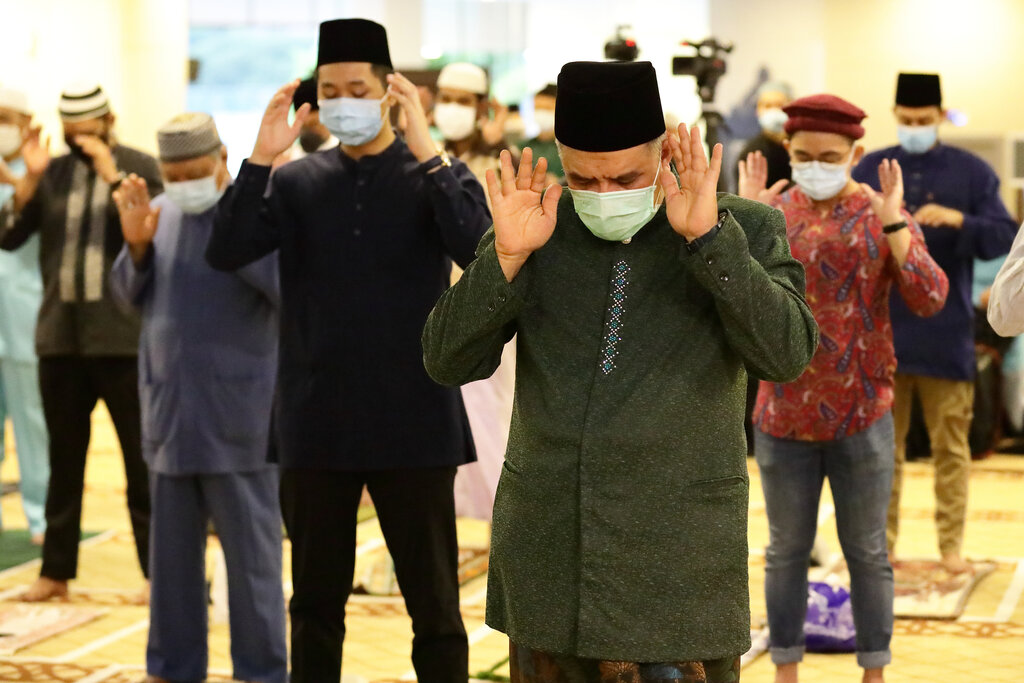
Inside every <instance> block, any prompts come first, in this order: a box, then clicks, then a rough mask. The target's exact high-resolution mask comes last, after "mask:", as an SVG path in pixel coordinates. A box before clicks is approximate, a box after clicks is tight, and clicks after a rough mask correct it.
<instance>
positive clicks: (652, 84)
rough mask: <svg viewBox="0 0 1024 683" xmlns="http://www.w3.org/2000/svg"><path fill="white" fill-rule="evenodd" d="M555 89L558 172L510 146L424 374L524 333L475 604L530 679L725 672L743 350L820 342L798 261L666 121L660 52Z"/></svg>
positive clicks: (790, 375) (780, 233) (434, 323)
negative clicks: (482, 588) (559, 180)
mask: <svg viewBox="0 0 1024 683" xmlns="http://www.w3.org/2000/svg"><path fill="white" fill-rule="evenodd" d="M558 100H559V101H558V108H557V109H556V112H557V113H556V121H555V133H556V137H557V139H558V141H559V144H560V148H561V155H562V161H563V163H564V167H565V170H566V179H567V180H568V183H569V192H568V193H565V196H562V195H563V192H562V189H561V188H560V187H559V186H558V185H551V186H549V187H548V188H547V190H546V191H545V188H544V185H545V171H546V163H545V162H544V161H543V160H542V161H540V162H539V163H538V164H537V166H536V168H534V167H533V165H532V151H529V150H524V156H523V162H522V164H521V165H520V167H519V168H520V170H519V173H518V176H517V175H515V174H514V172H513V170H512V165H511V159H510V157H509V155H508V154H507V153H506V154H504V155H503V157H504V158H503V160H502V161H503V164H502V174H501V184H500V186H499V183H498V180H497V179H496V178H495V176H494V174H493V173H491V174H490V175H489V178H488V189H489V192H490V195H491V200H492V202H493V204H494V227H493V229H492V231H491V232H489V233H488V234H487V235H485V236H484V239H483V240H482V241H481V243H480V246H479V247H478V248H477V259H476V260H475V261H474V262H473V263H472V264H471V265H470V266H469V267H468V268H467V270H466V272H465V273H464V274H463V277H462V279H461V280H460V281H459V282H458V283H457V284H456V285H454V286H453V287H452V288H451V289H449V290H448V291H447V292H446V293H445V294H444V295H443V296H442V297H441V300H440V301H439V303H438V305H437V306H436V307H435V308H434V311H433V312H432V313H431V315H430V318H429V319H428V321H427V326H426V329H425V331H424V338H423V340H424V344H423V346H424V358H425V361H426V367H427V371H428V372H429V373H430V374H431V376H432V377H433V378H434V379H435V380H437V381H438V382H441V383H445V384H461V383H465V382H469V381H473V380H477V379H480V378H483V377H487V376H488V375H490V374H491V373H492V372H493V371H494V369H495V367H496V366H497V364H498V362H499V359H500V356H501V350H502V347H503V345H504V343H505V342H506V341H507V340H508V339H509V338H511V337H512V335H513V334H518V343H519V364H518V367H517V374H516V395H515V405H514V412H513V418H512V430H511V437H510V439H509V446H508V451H507V455H506V459H505V466H504V471H503V472H502V477H501V482H500V484H499V487H498V493H497V498H496V501H495V509H494V526H493V534H492V540H491V544H492V545H491V563H490V571H489V574H488V593H487V623H488V624H489V625H490V626H492V627H493V628H495V629H498V630H500V631H503V632H505V633H507V634H508V636H509V638H510V640H511V671H512V680H513V681H517V682H520V683H525V682H530V683H532V682H534V681H548V680H555V677H556V676H564V677H565V679H567V680H599V679H600V678H601V675H602V674H611V673H613V672H627V673H632V675H633V678H631V679H630V680H642V681H644V680H651V679H653V678H657V680H659V681H663V680H678V681H683V680H685V681H708V682H709V683H712V682H713V683H725V682H733V681H736V680H738V677H739V656H740V655H741V654H742V653H743V652H745V651H746V650H747V649H749V647H750V609H749V598H748V585H747V498H748V481H747V465H746V457H745V456H746V445H745V443H744V442H745V439H744V435H743V412H744V411H743V406H744V391H745V387H746V379H747V370H748V369H749V370H750V371H751V372H753V373H754V374H755V375H756V376H758V377H761V378H763V379H769V380H771V381H779V382H786V381H791V380H793V379H795V378H796V377H797V376H798V375H799V374H800V373H801V372H802V371H803V369H804V367H805V366H806V365H807V363H808V362H809V361H810V359H811V356H812V354H813V353H814V350H815V348H816V346H817V326H816V325H815V323H814V319H813V318H812V316H811V313H810V309H809V308H808V306H807V304H806V302H805V301H804V298H803V294H804V272H803V268H802V267H801V266H800V264H799V263H798V262H797V261H796V260H794V259H793V258H792V256H791V255H790V253H789V246H788V244H787V242H786V233H785V221H784V219H783V217H782V214H781V213H780V212H778V211H775V210H773V209H770V208H768V207H764V206H758V205H756V204H753V203H751V202H747V201H743V200H740V199H738V198H736V197H733V196H728V195H723V196H717V195H716V193H715V186H716V183H717V181H718V175H719V171H720V169H721V154H722V152H721V147H720V146H716V147H715V150H714V153H713V156H712V161H711V164H710V167H709V165H708V162H707V159H706V157H705V155H704V149H703V145H702V141H701V139H700V136H699V133H698V131H697V129H696V128H693V129H692V130H690V131H687V130H686V129H685V127H683V126H681V127H680V129H679V133H680V138H679V139H676V138H674V137H669V138H668V141H667V142H666V141H665V137H664V136H665V124H664V118H663V115H662V111H661V100H660V96H659V94H658V86H657V79H656V77H655V73H654V68H653V67H652V66H651V64H650V63H649V62H638V63H591V62H575V63H570V64H567V65H565V67H563V69H562V73H561V75H560V76H559V83H558ZM670 162H673V163H674V165H675V169H676V171H677V172H678V173H679V178H678V180H677V178H676V176H675V175H673V172H672V169H671V168H670V166H669V164H670ZM544 192H546V194H543V196H542V193H544ZM654 663H656V664H654ZM558 680H563V679H561V678H558Z"/></svg>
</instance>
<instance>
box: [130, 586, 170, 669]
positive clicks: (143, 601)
mask: <svg viewBox="0 0 1024 683" xmlns="http://www.w3.org/2000/svg"><path fill="white" fill-rule="evenodd" d="M132 604H133V605H141V606H145V605H148V604H149V581H148V580H147V581H146V585H145V586H143V588H142V590H141V591H139V594H138V595H136V596H135V598H134V599H133V600H132ZM154 680H156V681H160V680H163V679H160V678H157V679H154Z"/></svg>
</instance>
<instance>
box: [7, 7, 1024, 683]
mask: <svg viewBox="0 0 1024 683" xmlns="http://www.w3.org/2000/svg"><path fill="white" fill-rule="evenodd" d="M436 86H437V87H436V91H435V90H430V89H427V88H424V87H421V86H417V85H416V84H414V83H413V82H412V81H410V80H409V79H408V78H406V77H405V76H404V75H402V74H401V73H399V72H396V71H394V69H393V68H392V64H391V58H390V52H389V48H388V42H387V34H386V31H385V29H384V27H383V26H381V25H379V24H377V23H374V22H372V21H367V20H363V19H339V20H334V21H328V22H325V23H323V24H322V25H321V27H320V35H319V43H318V52H317V69H316V72H315V74H314V75H313V76H312V77H311V78H308V79H306V80H302V81H300V80H299V79H296V80H295V81H294V82H292V83H289V84H286V85H284V86H283V87H281V88H280V90H278V91H277V92H276V93H275V94H274V96H273V98H272V99H271V100H270V102H269V104H268V106H267V108H266V111H265V113H264V115H263V118H262V122H261V124H260V128H259V131H258V135H257V139H256V142H255V145H254V148H253V149H252V151H251V153H250V154H249V155H248V158H247V159H246V160H245V161H244V162H243V163H242V164H241V168H240V170H239V171H238V174H237V177H235V178H232V177H231V176H230V174H229V171H228V166H227V163H226V161H227V150H226V149H225V147H224V145H223V144H222V142H221V139H220V136H219V134H218V131H217V127H216V125H215V123H214V121H213V119H212V118H211V117H210V116H209V115H207V114H203V113H192V112H190V113H182V114H178V115H176V116H174V117H173V118H171V119H170V120H169V121H168V122H167V123H166V124H164V125H163V126H161V127H160V129H159V130H158V131H156V144H157V149H158V150H159V158H158V159H154V158H152V157H150V156H149V155H147V154H144V153H142V152H140V151H138V150H135V149H132V148H130V147H128V146H126V145H123V144H120V143H119V142H118V141H117V138H116V136H115V133H114V124H115V117H114V113H113V111H112V110H111V107H110V103H109V100H108V98H107V95H106V93H105V92H104V91H103V90H102V89H101V88H100V87H86V88H81V87H73V88H69V89H67V90H66V91H65V92H64V93H63V95H62V97H61V100H60V105H59V111H60V117H61V122H62V126H63V135H64V142H65V143H66V145H67V147H68V148H69V150H70V151H69V152H68V153H67V154H65V155H62V156H57V157H52V158H51V155H50V152H49V148H50V145H49V140H48V139H47V137H46V136H44V135H43V134H42V131H41V130H40V128H39V126H36V125H33V123H32V112H31V111H30V109H29V107H28V105H27V101H26V98H25V96H24V94H22V93H20V92H18V91H15V90H11V89H3V90H0V156H2V157H3V161H4V163H3V164H2V165H0V173H2V175H0V247H2V248H3V250H4V253H3V254H2V258H0V278H2V286H0V299H2V315H0V350H2V356H0V369H2V383H0V388H2V400H0V406H2V410H3V411H4V414H5V415H6V414H8V413H9V414H10V416H11V418H12V420H13V423H14V432H15V436H16V438H17V440H18V457H19V469H20V473H21V491H22V498H23V502H24V509H25V515H26V517H27V518H28V524H29V530H30V532H31V534H32V538H33V539H34V540H35V542H37V543H39V544H41V545H42V555H43V559H42V565H41V568H40V574H39V578H38V580H37V581H36V582H35V583H34V584H33V585H32V586H30V587H29V588H28V590H27V592H26V593H25V594H24V596H23V598H24V599H25V600H27V601H36V602H38V601H44V600H49V599H52V598H62V597H65V596H66V595H67V593H68V583H69V581H71V580H72V579H74V578H75V576H76V571H77V565H78V541H79V537H80V521H81V511H82V493H83V479H84V472H85V462H86V453H87V450H88V447H89V440H90V434H91V431H90V415H91V413H92V411H93V409H94V407H95V406H96V404H97V402H98V401H99V400H100V399H102V400H103V402H104V403H105V404H106V406H107V408H108V409H109V411H110V415H111V418H112V420H113V424H114V427H115V429H116V431H117V436H118V439H119V441H120V444H121V452H122V455H123V458H124V466H125V472H126V475H127V506H128V511H129V514H130V518H131V524H132V529H133V532H134V536H135V542H136V548H137V552H138V560H139V563H140V565H141V567H142V571H143V574H144V575H145V576H146V577H147V578H148V583H147V588H146V590H145V592H144V594H143V595H140V596H139V599H140V601H142V602H146V601H148V604H149V609H150V624H149V640H148V645H147V648H146V667H147V672H148V675H147V678H146V680H147V681H149V682H150V683H159V682H172V683H174V682H191V681H202V680H204V679H205V678H206V674H207V659H208V655H207V613H208V606H207V589H206V575H205V555H206V539H207V533H208V525H209V524H210V523H211V522H212V525H213V527H214V529H215V531H216V534H217V536H218V538H219V541H220V545H221V546H222V548H223V552H224V557H225V563H226V568H227V577H228V578H227V581H228V586H229V615H230V632H231V639H232V646H231V657H232V662H233V666H234V677H235V678H236V679H238V680H241V681H251V682H257V681H258V682H260V683H280V682H283V681H286V680H291V681H296V682H303V683H306V682H312V683H323V682H325V681H337V680H338V678H339V676H340V672H341V663H342V643H343V640H344V636H345V620H344V614H345V604H346V601H347V599H348V597H349V594H350V593H351V590H352V579H353V572H354V563H355V550H356V519H357V510H358V507H359V505H360V503H361V501H362V499H363V495H364V489H365V490H366V491H368V494H369V496H370V498H371V499H372V502H373V504H374V506H375V508H376V513H377V516H378V519H379V522H380V526H381V530H382V532H383V535H384V539H385V541H386V544H387V549H388V551H389V553H390V560H389V562H392V563H393V570H394V574H395V577H396V578H397V581H398V583H399V585H400V587H401V593H402V596H403V598H404V601H405V605H406V607H407V609H408V612H409V615H410V617H411V619H412V628H413V633H414V638H413V641H412V663H413V666H414V668H415V671H416V674H417V676H418V678H419V680H421V681H462V682H465V681H466V680H467V677H468V640H467V636H466V631H465V627H464V625H463V620H462V616H461V614H460V610H459V573H458V543H457V537H456V511H457V509H458V506H463V509H472V510H474V512H473V513H472V514H476V515H478V516H482V517H486V518H488V519H491V520H492V535H491V547H490V553H491V556H490V563H489V572H488V579H487V581H488V584H487V623H488V624H489V625H490V626H491V627H493V628H494V629H497V630H499V631H502V632H504V633H506V634H508V636H509V639H510V643H511V644H510V669H511V678H512V680H513V681H516V682H522V683H526V682H530V683H532V682H537V683H539V682H541V681H612V680H631V681H654V680H657V681H680V682H682V681H689V682H699V681H703V682H706V683H727V682H734V681H738V680H739V675H740V672H739V662H740V656H741V655H742V654H743V653H744V652H746V651H747V650H748V648H749V647H750V644H751V643H750V625H751V615H750V609H749V598H748V581H747V578H748V577H747V567H748V559H747V552H748V551H747V509H748V495H749V492H748V487H749V479H748V465H747V458H746V456H747V452H748V448H747V441H748V438H747V436H746V435H745V434H744V419H745V418H746V419H747V422H748V426H749V428H750V430H751V436H752V439H751V440H752V443H753V446H754V448H753V451H754V456H755V458H756V462H757V466H758V470H759V472H760V480H761V485H762V488H763V493H764V497H765V501H766V505H767V513H768V519H769V526H770V540H769V545H768V548H767V554H766V566H765V573H766V581H765V598H766V604H767V611H768V622H769V625H770V632H771V647H770V650H771V657H772V660H773V662H774V663H775V664H776V667H777V670H776V671H777V677H776V680H777V681H778V682H779V683H789V682H792V681H796V680H797V669H798V665H799V662H800V661H801V659H802V657H803V653H804V642H805V641H804V628H803V624H804V617H805V610H806V606H807V567H808V561H809V557H810V554H811V551H812V547H813V545H814V540H815V535H816V532H817V523H816V522H817V518H818V503H819V498H820V495H821V489H822V485H823V482H824V479H825V478H826V477H827V478H828V480H829V484H830V486H831V490H832V496H833V498H834V500H835V507H836V522H837V527H838V532H839V539H840V541H841V543H842V547H843V550H844V553H845V557H846V562H847V565H848V567H849V572H850V577H851V581H852V598H853V605H852V608H853V618H854V621H855V624H856V633H857V636H856V643H857V663H858V665H859V666H860V667H862V668H863V669H864V680H865V681H871V682H877V681H882V680H883V670H884V668H885V667H886V666H887V665H889V663H890V662H891V660H892V654H891V650H890V639H891V636H892V630H893V591H894V587H893V569H892V567H893V563H894V562H898V559H897V558H896V556H895V554H894V551H895V544H896V540H897V531H898V522H899V501H900V489H901V477H900V473H901V471H902V464H903V461H904V442H905V439H906V437H907V432H908V428H909V427H908V425H909V423H910V407H911V403H912V400H913V398H914V396H915V395H916V396H917V397H918V399H919V400H920V402H921V405H922V407H923V412H924V419H925V422H926V425H927V430H928V432H929V434H930V436H931V444H932V454H933V456H934V462H935V470H936V476H935V482H936V485H935V494H936V498H937V513H936V523H937V527H938V537H939V551H940V553H941V556H942V560H943V562H944V563H945V564H946V566H947V568H948V569H949V570H950V571H952V572H964V571H971V569H972V566H971V564H970V563H969V562H968V561H967V560H966V559H965V558H964V555H963V539H964V519H965V509H966V502H967V490H968V473H969V464H970V450H969V447H968V443H967V429H968V425H969V423H970V419H971V410H972V394H973V383H972V381H973V377H974V345H973V332H974V324H975V315H976V313H975V307H974V305H973V303H972V294H971V287H972V277H973V265H974V259H976V258H980V259H994V258H996V257H1000V256H1002V255H1005V254H1007V252H1009V251H1010V248H1011V244H1012V243H1013V242H1014V238H1015V235H1016V234H1017V226H1016V224H1015V222H1014V221H1013V220H1012V219H1011V217H1010V215H1009V214H1008V212H1007V210H1006V208H1005V207H1004V205H1003V203H1002V202H1001V200H1000V199H999V195H998V185H999V182H998V179H997V177H996V175H995V173H994V172H993V171H992V169H991V168H989V167H988V166H987V165H986V164H985V163H984V162H982V161H981V160H980V159H978V158H977V157H975V156H973V155H971V154H969V153H968V152H966V151H964V150H961V149H958V148H957V147H954V146H951V145H947V144H943V143H942V142H941V141H940V139H939V137H938V131H939V128H940V124H941V122H942V120H943V118H944V109H943V102H942V94H941V87H940V81H939V77H938V76H937V75H934V74H913V73H903V74H900V76H899V79H898V82H897V87H896V97H895V107H894V109H893V114H894V116H895V117H896V120H897V123H898V137H899V140H898V143H899V144H897V145H893V146H891V147H887V148H885V149H881V150H877V151H875V152H872V153H870V154H866V153H865V150H864V148H863V146H862V145H861V144H859V142H858V141H859V140H860V139H861V138H862V137H863V135H864V133H865V129H864V126H863V122H864V119H865V118H866V114H865V112H864V111H862V110H861V109H860V108H858V107H857V106H856V105H855V104H853V103H851V102H849V101H847V100H844V99H842V98H841V97H838V96H836V95H831V94H818V95H811V96H807V97H801V98H798V99H794V98H793V97H792V94H791V93H790V92H789V91H788V88H786V87H785V86H783V85H780V84H775V83H772V84H768V85H767V86H765V87H764V88H762V91H761V96H760V100H759V102H758V120H759V121H760V123H761V126H762V128H763V133H762V134H761V135H760V136H759V137H758V138H757V139H756V140H753V141H751V143H750V145H749V146H748V148H747V149H746V150H744V153H743V156H742V159H741V160H740V161H739V163H738V167H737V176H736V181H737V184H738V195H739V196H736V195H733V194H717V193H716V187H717V186H718V183H719V180H720V175H721V172H722V155H723V150H722V147H721V146H720V145H718V146H715V148H714V149H712V150H710V155H709V154H708V153H707V151H706V150H705V148H704V145H703V142H702V138H701V135H700V132H699V130H698V129H697V127H695V126H694V127H687V126H686V125H681V126H679V127H678V128H677V129H674V130H666V125H665V117H664V113H663V110H662V102H661V96H660V93H659V89H658V82H657V78H656V75H655V71H654V68H653V67H652V66H651V64H650V63H649V62H604V63H598V62H570V63H568V64H565V65H564V66H563V67H562V68H561V72H560V73H559V75H558V79H557V84H552V85H549V86H546V87H545V88H543V89H542V90H540V91H539V92H538V93H537V94H536V97H535V99H534V121H535V122H536V124H537V125H538V127H539V129H540V130H539V133H538V135H537V136H536V137H535V138H533V139H530V140H521V139H520V140H510V139H509V135H508V133H509V132H511V133H512V134H513V135H515V134H518V135H519V136H520V137H521V136H522V134H521V131H522V123H521V121H516V117H515V113H514V112H509V111H508V110H507V109H505V108H503V107H502V106H500V105H497V104H496V103H494V102H493V101H492V100H491V99H490V98H489V95H488V92H489V87H488V79H487V75H486V73H485V72H484V70H483V69H481V68H479V67H477V66H475V65H472V64H467V63H457V64H450V65H448V66H446V67H445V68H444V69H442V70H441V72H440V74H439V75H438V78H437V83H436ZM556 104H557V106H556ZM727 172H728V173H730V174H731V173H732V171H731V170H729V171H727ZM453 271H454V272H453ZM1022 278H1024V244H1018V245H1017V246H1016V247H1015V250H1014V252H1013V254H1012V255H1011V257H1010V259H1009V260H1007V262H1006V264H1005V265H1004V266H1003V267H1002V270H1001V271H1000V273H999V276H998V277H997V278H996V279H995V285H994V286H993V287H992V288H991V290H990V291H989V292H986V297H985V299H986V301H987V304H988V306H989V307H990V311H991V313H990V315H991V317H992V320H993V324H994V325H995V327H996V330H997V331H999V332H1000V333H1004V334H1016V333H1020V332H1021V331H1022V330H1024V302H1019V301H1017V298H1018V297H1019V292H1020V291H1021V290H1022V287H1021V286H1020V281H1021V279H1022ZM33 340H34V343H33ZM897 363H898V365H897ZM748 378H749V381H750V383H751V384H750V386H751V387H752V388H753V392H752V394H753V397H754V400H753V401H752V402H751V405H750V407H748V401H747V395H748ZM460 386H461V387H462V388H461V390H460V388H459V387H460ZM459 470H461V472H460V473H459V478H458V479H457V477H456V474H457V472H458V471H459ZM459 481H462V482H464V483H463V485H462V486H461V487H460V485H459ZM467 496H468V497H469V498H471V499H472V500H470V501H469V502H468V503H467V501H465V500H463V498H464V497H467ZM467 505H468V507H466V506H467ZM492 515H493V517H492ZM282 519H283V522H284V527H285V530H286V532H287V537H288V539H289V540H290V543H291V586H292V595H291V597H290V603H289V605H288V612H289V614H290V619H291V647H290V662H289V648H288V646H287V644H286V627H285V623H286V622H285V612H286V606H285V596H284V592H283V587H282V569H283V567H282V528H281V521H282ZM623 676H625V678H623Z"/></svg>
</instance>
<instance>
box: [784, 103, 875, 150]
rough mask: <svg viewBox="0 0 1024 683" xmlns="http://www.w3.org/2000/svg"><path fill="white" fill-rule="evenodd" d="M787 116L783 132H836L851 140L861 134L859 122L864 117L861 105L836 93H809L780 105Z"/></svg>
mask: <svg viewBox="0 0 1024 683" xmlns="http://www.w3.org/2000/svg"><path fill="white" fill-rule="evenodd" d="M782 111H784V112H786V115H787V116H789V120H788V121H786V134H787V135H792V134H793V133H796V132H797V131H801V130H807V131H815V132H821V133H838V134H839V135H845V136H846V137H848V138H851V139H853V140H859V139H861V138H862V137H864V126H862V125H860V122H861V121H863V120H864V119H865V118H867V114H865V113H864V110H862V109H861V108H860V107H858V106H856V105H853V104H850V103H849V102H847V101H846V100H844V99H843V98H841V97H836V96H835V95H811V96H810V97H801V98H800V99H798V100H793V101H792V102H790V103H789V104H788V105H787V106H785V107H783V108H782Z"/></svg>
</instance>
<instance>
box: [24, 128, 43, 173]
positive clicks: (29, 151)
mask: <svg viewBox="0 0 1024 683" xmlns="http://www.w3.org/2000/svg"><path fill="white" fill-rule="evenodd" d="M42 130H43V129H42V126H34V127H32V128H31V129H29V131H28V135H27V136H25V142H24V143H23V144H22V146H21V159H22V161H24V162H25V171H26V173H27V174H28V175H32V176H36V177H38V176H41V175H43V173H44V172H45V171H46V169H47V167H48V166H49V165H50V137H49V136H47V137H46V140H42V139H41V135H42Z"/></svg>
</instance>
